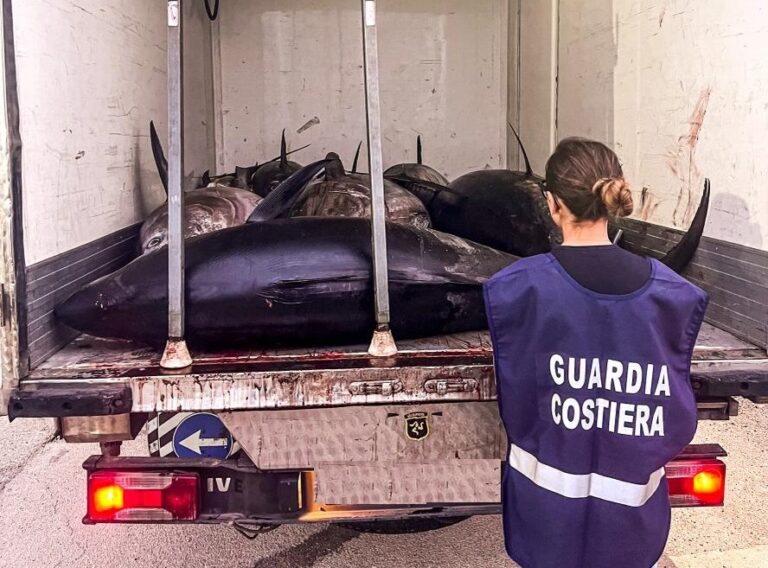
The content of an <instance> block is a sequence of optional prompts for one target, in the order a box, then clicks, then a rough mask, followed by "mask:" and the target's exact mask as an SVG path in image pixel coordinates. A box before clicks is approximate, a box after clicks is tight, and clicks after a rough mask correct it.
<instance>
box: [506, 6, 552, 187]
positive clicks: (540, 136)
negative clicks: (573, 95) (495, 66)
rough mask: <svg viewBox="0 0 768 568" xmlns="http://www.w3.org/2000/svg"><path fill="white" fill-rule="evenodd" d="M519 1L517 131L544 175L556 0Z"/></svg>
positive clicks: (548, 143) (549, 138) (548, 142)
mask: <svg viewBox="0 0 768 568" xmlns="http://www.w3.org/2000/svg"><path fill="white" fill-rule="evenodd" d="M518 1H519V3H520V4H519V6H520V87H519V101H518V105H519V106H518V108H519V124H520V130H519V133H520V136H521V138H522V140H523V143H524V144H525V149H526V151H527V153H528V158H529V159H530V160H531V165H532V166H533V170H534V172H536V173H537V174H539V175H544V166H545V164H546V163H547V158H549V156H550V154H551V153H552V149H553V148H554V144H555V94H556V79H557V51H556V46H557V0H518ZM510 144H512V142H510ZM520 165H521V166H522V165H523V163H522V162H520Z"/></svg>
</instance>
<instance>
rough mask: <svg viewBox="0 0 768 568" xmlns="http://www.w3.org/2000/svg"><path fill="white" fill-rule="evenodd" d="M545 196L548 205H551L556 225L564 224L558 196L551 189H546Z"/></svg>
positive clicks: (551, 213) (550, 210) (551, 214)
mask: <svg viewBox="0 0 768 568" xmlns="http://www.w3.org/2000/svg"><path fill="white" fill-rule="evenodd" d="M544 196H545V197H546V198H547V207H549V214H550V216H551V217H552V220H553V221H554V222H555V225H557V226H558V227H560V226H562V222H563V220H562V207H561V206H560V202H559V201H558V199H557V197H555V196H554V195H553V194H552V192H551V191H545V192H544Z"/></svg>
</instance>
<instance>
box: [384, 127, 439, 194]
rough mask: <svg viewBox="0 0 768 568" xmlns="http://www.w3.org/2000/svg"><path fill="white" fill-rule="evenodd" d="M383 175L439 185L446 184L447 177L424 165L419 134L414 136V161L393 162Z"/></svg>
mask: <svg viewBox="0 0 768 568" xmlns="http://www.w3.org/2000/svg"><path fill="white" fill-rule="evenodd" d="M384 177H385V178H388V177H408V178H412V179H420V180H422V181H429V182H432V183H437V184H440V185H448V178H446V177H445V176H444V175H443V174H441V173H440V172H438V171H437V170H436V169H434V168H430V167H429V166H426V165H424V163H423V158H422V148H421V136H417V137H416V163H415V164H414V163H406V164H395V165H394V166H390V167H389V168H387V169H386V170H385V171H384Z"/></svg>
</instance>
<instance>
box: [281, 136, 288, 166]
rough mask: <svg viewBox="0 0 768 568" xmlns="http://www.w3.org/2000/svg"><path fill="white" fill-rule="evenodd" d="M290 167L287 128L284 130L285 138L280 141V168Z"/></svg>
mask: <svg viewBox="0 0 768 568" xmlns="http://www.w3.org/2000/svg"><path fill="white" fill-rule="evenodd" d="M287 165H288V154H287V153H286V145H285V128H283V136H282V138H281V139H280V167H281V168H284V167H285V166H287Z"/></svg>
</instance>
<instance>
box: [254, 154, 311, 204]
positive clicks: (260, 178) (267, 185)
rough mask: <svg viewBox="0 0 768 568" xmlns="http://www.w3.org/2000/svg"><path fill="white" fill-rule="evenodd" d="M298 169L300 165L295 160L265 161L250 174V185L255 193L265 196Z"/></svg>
mask: <svg viewBox="0 0 768 568" xmlns="http://www.w3.org/2000/svg"><path fill="white" fill-rule="evenodd" d="M300 169H301V165H300V164H297V163H296V162H291V161H286V162H285V163H282V162H280V161H278V162H267V163H266V164H263V165H261V166H259V167H258V168H256V171H255V172H254V173H253V174H252V175H251V183H250V187H251V188H252V189H253V192H254V193H255V194H256V195H260V196H261V197H266V196H267V195H269V194H270V193H271V192H272V191H273V190H274V189H275V188H276V187H277V186H278V185H280V184H281V183H282V182H283V181H285V180H286V179H288V178H289V177H290V176H291V174H293V173H295V172H297V171H299V170H300Z"/></svg>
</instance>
